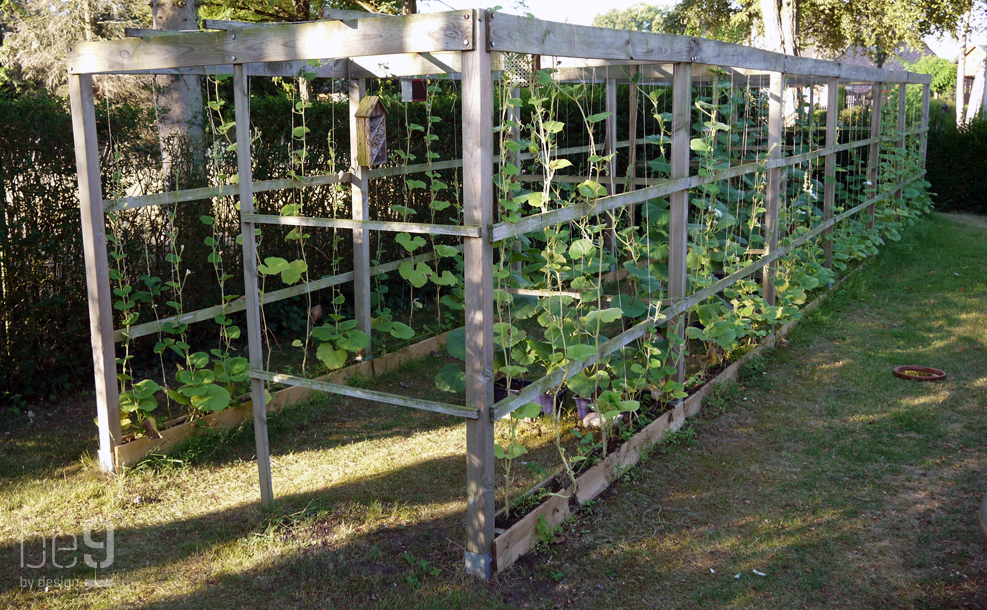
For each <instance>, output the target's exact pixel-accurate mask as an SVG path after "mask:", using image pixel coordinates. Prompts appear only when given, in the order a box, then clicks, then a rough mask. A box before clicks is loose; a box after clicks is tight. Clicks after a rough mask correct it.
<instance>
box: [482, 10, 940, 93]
mask: <svg viewBox="0 0 987 610" xmlns="http://www.w3.org/2000/svg"><path fill="white" fill-rule="evenodd" d="M489 32H490V42H489V43H488V48H489V49H490V50H496V51H505V52H513V53H530V54H535V55H552V56H565V57H578V58H585V59H606V60H617V61H626V60H635V61H650V62H656V63H659V62H660V63H676V62H695V63H700V64H709V65H715V66H730V67H735V68H744V69H751V70H760V71H770V72H785V73H789V74H801V75H811V76H816V77H829V76H838V77H842V78H854V79H861V80H878V79H880V80H883V81H886V82H913V81H914V82H923V76H924V77H925V78H929V77H928V75H918V74H912V73H908V72H894V71H891V70H882V69H878V68H870V67H864V66H852V65H849V64H842V63H839V62H831V61H824V60H818V59H810V58H807V57H792V56H787V55H782V54H780V53H774V52H771V51H765V50H762V49H755V48H752V47H745V46H742V45H737V44H732V43H726V42H719V41H715V40H707V39H703V38H693V37H687V36H676V35H672V34H656V33H649V32H630V31H626V30H616V29H609V28H597V27H589V26H579V25H573V24H568V23H555V22H551V21H540V20H537V19H532V18H528V17H518V16H514V15H506V14H503V13H497V14H496V16H495V17H494V19H492V20H491V21H490V26H489Z"/></svg>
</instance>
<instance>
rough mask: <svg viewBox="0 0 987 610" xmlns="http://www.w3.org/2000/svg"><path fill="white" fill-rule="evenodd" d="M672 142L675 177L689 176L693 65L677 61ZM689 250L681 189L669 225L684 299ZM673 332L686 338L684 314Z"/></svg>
mask: <svg viewBox="0 0 987 610" xmlns="http://www.w3.org/2000/svg"><path fill="white" fill-rule="evenodd" d="M672 77H673V79H674V84H673V85H672V134H671V137H672V144H671V152H670V156H671V165H672V167H671V178H672V180H682V179H684V178H687V177H688V176H689V154H690V139H691V138H690V136H691V133H692V64H688V63H677V64H675V66H674V68H673V70H672ZM688 249H689V192H688V191H686V190H680V191H676V192H674V193H672V195H671V197H670V198H669V226H668V298H669V299H671V300H672V302H675V301H677V300H679V299H684V298H685V296H686V294H687V293H688V290H689V286H688V284H689V280H688V278H689V275H688V273H689V272H688V268H687V260H686V259H687V254H688ZM668 334H669V335H678V337H679V338H680V339H682V340H683V341H684V340H685V324H684V320H683V319H682V318H681V317H676V318H672V319H671V320H670V321H669V327H668ZM675 366H676V368H677V369H678V372H677V373H676V376H675V377H676V379H677V381H679V382H683V381H685V350H684V344H683V345H682V346H679V347H677V348H676V357H675Z"/></svg>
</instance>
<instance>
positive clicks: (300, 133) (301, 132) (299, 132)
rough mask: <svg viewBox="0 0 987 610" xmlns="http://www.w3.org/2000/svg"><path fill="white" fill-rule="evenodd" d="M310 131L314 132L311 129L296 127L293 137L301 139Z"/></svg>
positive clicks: (292, 131) (292, 133)
mask: <svg viewBox="0 0 987 610" xmlns="http://www.w3.org/2000/svg"><path fill="white" fill-rule="evenodd" d="M310 131H312V130H311V129H309V128H308V127H304V126H298V127H295V128H294V129H292V130H291V135H292V137H294V138H300V137H302V136H304V135H305V134H307V133H308V132H310Z"/></svg>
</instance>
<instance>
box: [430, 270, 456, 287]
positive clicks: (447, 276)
mask: <svg viewBox="0 0 987 610" xmlns="http://www.w3.org/2000/svg"><path fill="white" fill-rule="evenodd" d="M432 283H434V284H436V285H437V286H455V285H456V284H458V283H459V279H458V278H456V276H455V275H453V274H452V273H450V272H449V271H448V270H446V271H443V272H442V275H441V276H440V275H433V276H432Z"/></svg>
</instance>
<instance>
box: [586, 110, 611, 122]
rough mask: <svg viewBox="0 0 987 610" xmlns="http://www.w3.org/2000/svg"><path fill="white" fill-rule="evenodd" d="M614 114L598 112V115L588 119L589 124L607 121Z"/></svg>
mask: <svg viewBox="0 0 987 610" xmlns="http://www.w3.org/2000/svg"><path fill="white" fill-rule="evenodd" d="M611 114H613V113H612V112H598V113H596V114H591V115H589V116H588V117H586V122H587V123H599V122H600V121H602V120H604V119H606V118H607V117H608V116H610V115H611Z"/></svg>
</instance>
